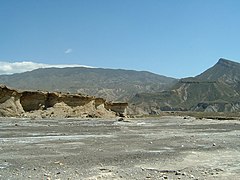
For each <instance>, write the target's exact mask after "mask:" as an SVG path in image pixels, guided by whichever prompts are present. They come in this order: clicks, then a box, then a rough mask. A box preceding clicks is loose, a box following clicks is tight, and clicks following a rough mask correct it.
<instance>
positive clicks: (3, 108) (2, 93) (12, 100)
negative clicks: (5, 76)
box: [0, 85, 24, 116]
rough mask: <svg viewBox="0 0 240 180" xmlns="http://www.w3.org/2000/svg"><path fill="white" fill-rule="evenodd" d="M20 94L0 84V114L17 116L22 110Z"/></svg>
mask: <svg viewBox="0 0 240 180" xmlns="http://www.w3.org/2000/svg"><path fill="white" fill-rule="evenodd" d="M20 97H21V94H20V93H19V92H17V91H16V90H12V89H8V88H7V87H6V86H4V85H0V116H18V115H19V114H21V113H23V112H24V110H23V108H22V106H21V104H20Z"/></svg>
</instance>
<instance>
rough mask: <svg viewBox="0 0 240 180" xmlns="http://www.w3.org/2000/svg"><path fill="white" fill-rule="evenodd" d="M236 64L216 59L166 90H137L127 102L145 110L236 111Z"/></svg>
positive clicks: (239, 71) (239, 99)
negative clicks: (148, 91) (145, 91)
mask: <svg viewBox="0 0 240 180" xmlns="http://www.w3.org/2000/svg"><path fill="white" fill-rule="evenodd" d="M239 90H240V64H239V63H236V62H232V61H229V60H226V59H220V60H219V61H218V62H217V63H216V64H215V65H214V66H213V67H211V68H210V69H208V70H206V71H205V72H203V73H202V74H200V75H198V76H196V77H193V78H184V79H181V80H179V82H178V83H176V84H175V85H174V86H173V87H172V88H171V89H170V90H168V91H162V92H158V93H139V94H137V95H136V96H135V97H134V98H132V100H131V103H132V104H135V105H137V106H139V107H141V108H142V109H143V110H144V111H145V112H146V113H150V114H156V113H159V112H161V111H174V110H190V111H208V112H209V111H210V112H211V111H214V112H236V111H240V106H239V105H240V91H239Z"/></svg>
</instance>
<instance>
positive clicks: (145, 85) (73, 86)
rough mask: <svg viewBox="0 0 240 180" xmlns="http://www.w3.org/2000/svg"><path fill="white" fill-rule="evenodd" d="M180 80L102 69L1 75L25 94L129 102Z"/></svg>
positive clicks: (38, 71) (39, 70)
mask: <svg viewBox="0 0 240 180" xmlns="http://www.w3.org/2000/svg"><path fill="white" fill-rule="evenodd" d="M175 82H176V79H174V78H169V77H165V76H160V75H157V74H153V73H150V72H146V71H133V70H121V69H101V68H85V67H72V68H46V69H37V70H33V71H30V72H25V73H19V74H13V75H1V76H0V83H2V84H5V85H7V86H10V87H13V88H17V89H22V90H44V91H61V92H70V93H84V94H88V95H92V96H97V97H102V98H105V99H107V100H113V101H119V100H120V101H126V100H128V99H129V98H131V97H133V96H134V95H135V94H136V93H141V92H156V91H162V90H164V89H167V88H169V87H170V86H172V85H173V84H174V83H175Z"/></svg>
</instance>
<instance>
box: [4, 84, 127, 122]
mask: <svg viewBox="0 0 240 180" xmlns="http://www.w3.org/2000/svg"><path fill="white" fill-rule="evenodd" d="M127 106H128V104H127V103H111V102H107V101H106V100H105V99H103V98H96V97H93V96H85V95H82V94H69V93H59V92H46V91H17V90H14V89H10V88H8V87H6V86H5V85H0V116H4V117H38V118H46V117H47V118H66V117H115V116H125V115H126V108H127Z"/></svg>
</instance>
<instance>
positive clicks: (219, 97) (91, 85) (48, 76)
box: [0, 58, 240, 114]
mask: <svg viewBox="0 0 240 180" xmlns="http://www.w3.org/2000/svg"><path fill="white" fill-rule="evenodd" d="M0 83H2V84H5V85H7V86H10V87H13V88H17V89H22V90H47V91H63V92H70V93H83V94H88V95H94V96H97V97H103V98H105V99H107V100H110V101H127V102H129V104H131V105H130V108H131V109H132V112H135V113H136V112H137V111H134V110H133V109H135V110H136V109H140V111H138V112H142V113H147V114H158V113H160V112H161V111H176V110H177V111H179V110H180V111H221V112H234V111H239V110H240V63H237V62H234V61H230V60H227V59H223V58H221V59H219V60H218V62H217V63H216V64H215V65H214V66H213V67H211V68H209V69H207V70H206V71H204V72H203V73H201V74H199V75H197V76H195V77H188V78H183V79H175V78H171V77H166V76H162V75H157V74H154V73H151V72H147V71H133V70H122V69H102V68H86V67H69V68H43V69H37V70H33V71H29V72H24V73H19V74H12V75H1V76H0ZM136 107H137V108H136Z"/></svg>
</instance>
